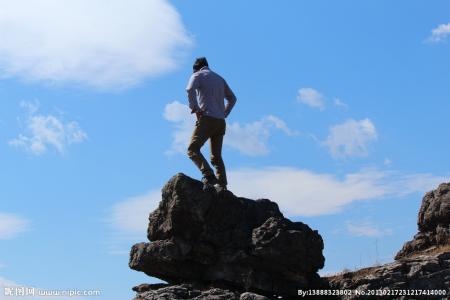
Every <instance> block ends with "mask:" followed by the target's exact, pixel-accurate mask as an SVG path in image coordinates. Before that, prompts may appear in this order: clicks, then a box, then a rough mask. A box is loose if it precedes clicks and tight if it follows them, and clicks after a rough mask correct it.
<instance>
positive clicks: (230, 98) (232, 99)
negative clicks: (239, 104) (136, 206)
mask: <svg viewBox="0 0 450 300" xmlns="http://www.w3.org/2000/svg"><path fill="white" fill-rule="evenodd" d="M224 83H225V99H227V104H226V106H225V118H226V117H228V115H229V114H230V112H231V110H232V109H233V106H234V105H235V104H236V101H237V99H236V96H235V95H234V93H233V91H232V90H231V88H230V87H229V86H228V83H227V82H226V81H225V80H224Z"/></svg>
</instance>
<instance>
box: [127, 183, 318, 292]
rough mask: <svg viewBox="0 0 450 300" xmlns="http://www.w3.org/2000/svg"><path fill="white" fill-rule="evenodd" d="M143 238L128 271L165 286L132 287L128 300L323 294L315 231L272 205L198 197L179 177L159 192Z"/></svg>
mask: <svg viewBox="0 0 450 300" xmlns="http://www.w3.org/2000/svg"><path fill="white" fill-rule="evenodd" d="M148 239H149V240H150V241H151V242H150V243H139V244H136V245H134V246H133V247H132V249H131V253H130V261H129V266H130V268H132V269H134V270H137V271H142V272H144V273H146V274H147V275H149V276H154V277H157V278H160V279H162V280H165V281H167V282H168V284H160V285H140V286H137V287H135V288H134V290H135V291H137V292H138V295H137V296H136V298H135V299H145V300H149V299H230V300H231V299H254V300H258V299H260V300H263V299H268V298H266V296H267V297H269V298H271V297H276V296H283V298H287V297H293V296H296V295H297V290H298V289H308V288H320V287H323V281H322V280H321V278H320V277H319V276H318V274H317V271H318V270H319V269H320V268H322V267H323V265H324V257H323V255H322V250H323V246H324V245H323V241H322V237H321V236H320V234H319V233H318V232H317V231H316V230H312V229H311V228H310V227H309V226H308V225H306V224H303V223H301V222H292V221H290V220H288V219H286V218H284V217H283V214H282V213H281V212H280V210H279V208H278V205H277V204H276V203H275V202H272V201H270V200H267V199H259V200H256V201H254V200H249V199H245V198H240V197H236V196H234V195H233V194H232V193H231V192H229V191H222V192H220V193H216V192H215V191H206V192H205V191H203V190H202V183H201V182H199V181H197V180H194V179H192V178H189V177H187V176H186V175H183V174H177V175H176V176H174V177H173V178H172V179H170V181H169V182H168V183H167V184H166V185H165V186H164V188H163V190H162V200H161V202H160V203H159V207H158V208H157V209H156V210H155V211H153V212H152V213H151V214H150V217H149V226H148ZM296 298H297V297H296Z"/></svg>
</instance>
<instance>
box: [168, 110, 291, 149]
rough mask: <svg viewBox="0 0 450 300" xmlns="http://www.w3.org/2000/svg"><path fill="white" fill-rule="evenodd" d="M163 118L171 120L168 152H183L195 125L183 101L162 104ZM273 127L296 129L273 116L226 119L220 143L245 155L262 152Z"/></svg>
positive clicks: (286, 132)
mask: <svg viewBox="0 0 450 300" xmlns="http://www.w3.org/2000/svg"><path fill="white" fill-rule="evenodd" d="M164 118H165V119H166V120H168V121H170V122H173V123H174V124H175V131H174V133H173V142H172V148H171V150H170V152H172V153H173V152H180V153H185V152H186V149H187V146H188V144H189V141H190V138H191V135H192V131H193V129H194V125H195V116H194V115H192V114H191V113H190V109H189V107H188V106H187V105H184V104H181V103H180V102H178V101H174V102H172V103H169V104H167V105H166V107H165V109H164ZM274 129H277V130H281V131H282V132H284V133H285V134H287V135H296V134H298V132H296V131H294V130H291V129H289V127H288V126H287V125H286V123H285V122H284V121H283V120H281V119H280V118H278V117H276V116H272V115H269V116H265V117H263V118H262V119H261V120H259V121H254V122H251V123H246V124H240V123H239V122H234V123H227V129H226V131H227V133H226V135H225V139H224V145H225V146H228V147H230V148H232V149H235V150H238V151H239V152H241V153H242V154H246V155H264V154H267V153H269V152H270V150H269V147H268V140H269V137H270V135H271V134H272V131H273V130H274Z"/></svg>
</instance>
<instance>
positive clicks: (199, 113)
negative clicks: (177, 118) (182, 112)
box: [191, 109, 203, 120]
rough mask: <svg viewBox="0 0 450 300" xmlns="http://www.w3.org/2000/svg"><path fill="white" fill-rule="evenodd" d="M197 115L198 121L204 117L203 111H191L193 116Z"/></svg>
mask: <svg viewBox="0 0 450 300" xmlns="http://www.w3.org/2000/svg"><path fill="white" fill-rule="evenodd" d="M193 113H195V115H196V116H197V120H198V119H200V117H201V116H203V111H201V110H193V109H192V110H191V114H193Z"/></svg>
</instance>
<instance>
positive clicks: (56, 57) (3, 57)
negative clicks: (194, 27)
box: [0, 0, 192, 88]
mask: <svg viewBox="0 0 450 300" xmlns="http://www.w3.org/2000/svg"><path fill="white" fill-rule="evenodd" d="M0 36H1V37H2V41H1V43H0V74H1V75H2V76H3V77H19V78H23V79H26V80H43V81H46V82H50V83H60V82H75V83H80V84H83V85H88V86H93V87H98V88H123V87H128V86H130V85H134V84H136V83H139V82H140V81H142V80H143V79H145V78H147V77H152V76H155V75H159V74H161V73H164V72H167V71H170V70H173V69H174V68H175V67H176V66H177V64H178V61H179V59H180V58H181V56H182V55H183V53H184V52H185V50H186V49H187V47H188V46H190V45H191V44H192V41H191V38H190V37H189V35H188V34H187V32H186V30H185V28H184V26H183V24H182V21H181V18H180V15H179V14H178V12H177V11H176V9H175V8H174V7H173V6H172V5H171V4H170V3H169V1H167V0H129V1H121V0H76V1H75V0H66V1H55V0H39V1H37V0H15V1H0Z"/></svg>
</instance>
